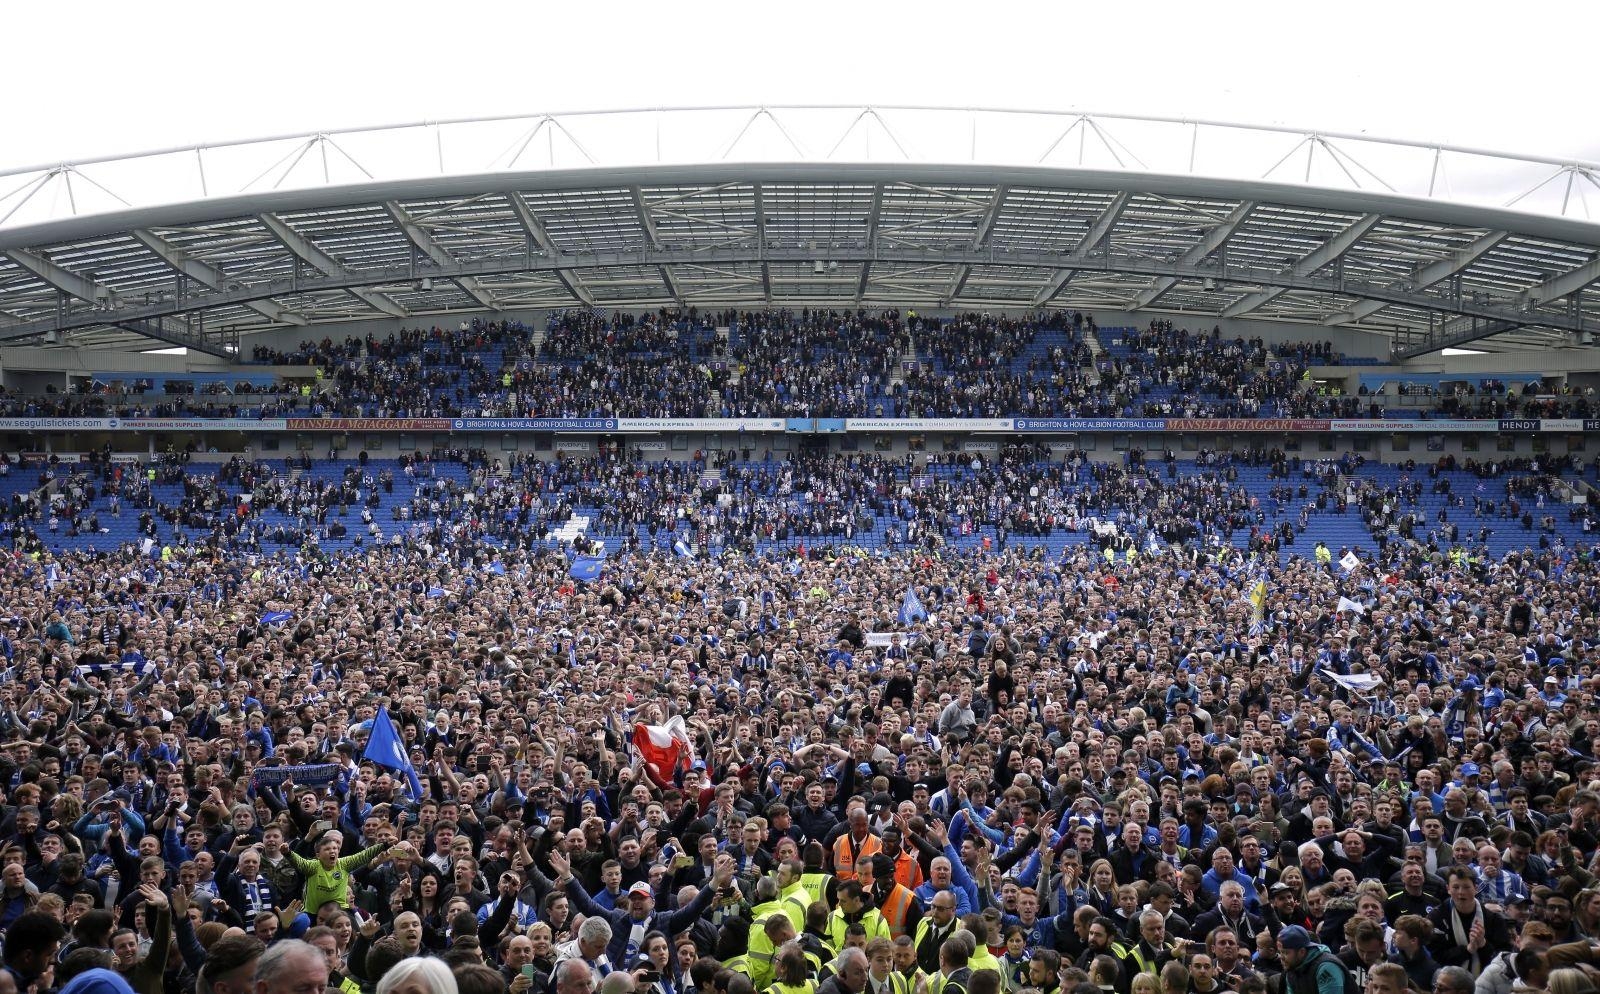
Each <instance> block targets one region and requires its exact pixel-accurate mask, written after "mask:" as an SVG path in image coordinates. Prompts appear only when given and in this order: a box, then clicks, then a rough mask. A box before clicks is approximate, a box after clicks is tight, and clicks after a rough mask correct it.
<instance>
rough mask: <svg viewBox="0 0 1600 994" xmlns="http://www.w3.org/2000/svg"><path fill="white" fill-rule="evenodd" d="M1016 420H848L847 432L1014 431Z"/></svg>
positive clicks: (846, 421)
mask: <svg viewBox="0 0 1600 994" xmlns="http://www.w3.org/2000/svg"><path fill="white" fill-rule="evenodd" d="M1015 427H1016V419H1015V418H847V419H845V430H847V431H1012V430H1014V429H1015Z"/></svg>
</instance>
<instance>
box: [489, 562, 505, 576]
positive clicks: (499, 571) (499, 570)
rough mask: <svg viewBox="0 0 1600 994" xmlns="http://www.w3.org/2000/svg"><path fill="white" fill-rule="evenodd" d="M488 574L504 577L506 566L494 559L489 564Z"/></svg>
mask: <svg viewBox="0 0 1600 994" xmlns="http://www.w3.org/2000/svg"><path fill="white" fill-rule="evenodd" d="M489 572H491V573H493V574H494V575H495V576H505V575H506V564H505V563H503V562H501V561H500V560H498V559H496V560H495V561H494V562H492V563H490V564H489Z"/></svg>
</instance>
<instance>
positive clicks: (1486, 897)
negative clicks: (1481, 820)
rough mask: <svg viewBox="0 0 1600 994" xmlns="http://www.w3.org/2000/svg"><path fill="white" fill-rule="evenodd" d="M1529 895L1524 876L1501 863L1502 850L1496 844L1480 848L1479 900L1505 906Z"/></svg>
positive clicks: (1498, 906)
mask: <svg viewBox="0 0 1600 994" xmlns="http://www.w3.org/2000/svg"><path fill="white" fill-rule="evenodd" d="M1527 896H1528V885H1527V884H1526V883H1524V882H1523V880H1522V878H1521V877H1520V876H1518V875H1517V874H1515V873H1512V872H1511V871H1510V870H1508V869H1506V868H1505V867H1504V866H1502V865H1501V862H1500V850H1498V849H1496V848H1495V847H1494V846H1481V847H1479V849H1478V900H1480V901H1482V902H1483V903H1484V904H1488V905H1493V906H1496V907H1497V908H1504V907H1506V906H1507V905H1509V904H1510V903H1511V902H1512V901H1513V900H1516V899H1518V898H1523V897H1527Z"/></svg>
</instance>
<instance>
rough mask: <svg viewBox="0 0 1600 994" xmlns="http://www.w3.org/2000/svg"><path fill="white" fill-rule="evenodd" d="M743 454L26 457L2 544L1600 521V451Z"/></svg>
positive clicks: (933, 541) (920, 539)
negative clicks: (113, 538)
mask: <svg viewBox="0 0 1600 994" xmlns="http://www.w3.org/2000/svg"><path fill="white" fill-rule="evenodd" d="M740 455H741V453H739V452H737V451H735V450H723V451H722V452H720V453H717V454H715V455H708V454H707V453H694V454H693V455H692V457H691V458H688V459H684V460H660V461H652V460H648V459H644V458H641V457H637V456H631V457H630V456H629V455H628V454H626V453H624V452H622V451H619V450H618V449H617V448H615V447H610V448H607V449H606V451H604V452H602V453H600V454H598V455H592V456H588V457H581V458H580V457H575V456H562V457H558V458H547V457H540V456H538V455H536V454H534V453H521V454H515V455H512V454H507V455H505V456H503V457H496V458H494V459H492V460H491V459H490V457H489V455H488V454H487V453H486V452H484V451H482V450H477V449H460V450H452V451H443V452H429V453H407V454H404V455H403V456H402V458H400V459H399V460H397V461H396V462H394V463H385V464H378V463H376V462H369V461H368V460H367V459H366V458H365V457H362V458H359V459H354V460H348V461H344V462H335V463H330V464H325V465H327V466H329V467H331V468H332V469H333V472H331V473H329V472H317V473H312V472H309V471H310V470H311V469H312V466H313V463H312V461H311V459H310V457H309V455H307V454H301V455H300V456H298V457H296V458H292V459H288V460H284V461H274V462H268V461H266V460H255V461H249V460H246V459H244V458H243V457H239V456H236V457H234V458H232V459H230V460H229V461H228V462H226V463H224V464H222V465H220V466H216V467H207V468H206V469H204V470H202V469H201V468H200V467H194V468H193V471H191V467H189V466H188V464H187V462H186V458H185V457H184V456H183V455H181V454H177V453H174V454H170V455H169V456H167V457H164V458H162V459H160V460H158V461H157V462H156V463H154V464H151V465H149V466H146V465H144V464H139V463H125V462H117V461H114V460H112V459H111V458H110V454H109V451H107V450H102V451H100V452H97V453H95V454H94V455H93V456H92V457H91V460H90V461H89V462H87V463H82V464H66V465H63V464H59V463H55V462H45V463H42V464H36V465H30V466H18V467H15V468H13V464H12V463H11V462H10V461H9V458H8V457H5V456H0V477H3V478H6V479H8V480H9V479H11V478H12V474H13V473H16V474H17V475H18V478H19V479H20V481H21V483H22V485H21V486H16V482H17V481H16V480H13V481H12V484H13V490H12V493H11V496H10V498H9V500H8V501H6V502H4V503H0V536H4V537H6V538H7V539H9V540H10V541H12V542H14V543H16V544H18V545H20V546H22V547H23V548H25V549H27V550H29V551H37V550H42V549H45V548H47V546H48V543H47V541H46V540H47V539H50V538H54V537H56V536H58V535H65V536H67V537H69V538H73V537H78V536H83V535H89V536H94V535H97V534H100V533H102V532H103V531H109V529H108V528H106V527H105V526H106V524H107V523H108V521H109V520H110V519H112V518H116V519H120V518H121V517H122V516H123V515H129V516H133V517H135V518H136V520H137V524H138V528H137V533H138V535H139V536H140V537H141V541H146V542H149V543H150V544H151V545H153V546H156V547H159V546H161V545H163V544H173V545H178V546H182V545H185V544H192V545H205V546H208V547H210V548H213V549H216V550H219V551H224V552H227V553H229V554H239V553H245V554H256V553H261V552H263V551H267V552H271V551H274V550H276V549H278V548H282V547H284V546H289V547H294V548H301V549H307V550H316V549H319V548H321V547H323V546H325V545H328V544H330V540H331V541H332V544H334V545H343V544H345V542H346V540H349V541H351V542H353V543H354V544H355V545H358V546H367V545H374V544H383V543H388V544H397V543H401V542H415V541H423V542H427V543H429V544H431V545H433V546H441V545H444V544H447V543H450V542H459V541H477V540H487V541H490V542H493V543H495V544H497V545H501V546H507V547H514V548H520V549H528V550H533V549H538V548H543V547H546V546H548V545H550V544H551V543H552V542H555V541H556V540H557V536H558V535H561V534H564V533H565V534H568V538H569V539H570V538H571V537H573V535H572V534H571V532H572V530H573V529H574V528H576V530H577V531H581V532H583V533H584V534H585V535H586V537H588V538H591V539H599V540H606V541H609V542H611V544H613V545H616V546H619V547H620V548H622V549H624V550H626V551H632V552H653V551H664V550H668V549H671V548H672V547H673V546H675V545H676V544H677V543H679V542H683V543H684V544H685V545H687V546H688V547H690V548H692V549H697V550H700V551H703V552H706V553H709V554H711V555H720V554H721V553H723V552H724V551H727V550H735V551H739V552H744V553H752V554H753V553H758V552H763V551H765V550H767V549H768V548H771V547H773V546H778V547H783V548H786V549H793V548H798V547H805V548H816V547H819V546H877V545H882V546H884V547H886V548H887V549H889V550H900V549H914V550H919V551H921V552H924V553H940V552H943V551H945V550H947V549H951V548H959V547H962V546H964V545H967V544H971V542H972V541H973V540H978V539H982V540H984V541H987V542H988V543H989V545H990V546H991V547H993V548H995V549H996V550H997V551H1004V550H1005V549H1007V548H1008V547H1009V546H1010V545H1011V544H1012V543H1014V542H1015V543H1020V544H1022V545H1024V546H1028V545H1037V544H1040V542H1041V540H1044V541H1048V540H1051V539H1053V538H1056V537H1064V538H1065V539H1066V542H1065V544H1078V543H1079V542H1089V543H1091V544H1095V545H1098V546H1101V547H1110V546H1114V547H1115V549H1114V551H1115V552H1116V553H1117V554H1121V555H1126V554H1127V551H1128V550H1129V549H1133V550H1139V549H1144V548H1168V547H1172V546H1183V547H1186V548H1195V547H1199V546H1203V545H1206V544H1208V543H1223V544H1233V545H1238V546H1241V547H1243V548H1244V549H1246V550H1247V551H1249V552H1252V553H1262V554H1276V553H1278V552H1280V551H1283V550H1293V549H1295V548H1296V547H1297V541H1299V540H1300V539H1301V538H1302V536H1304V535H1305V533H1306V532H1307V531H1308V529H1310V527H1311V526H1312V524H1313V523H1314V522H1315V521H1317V520H1319V519H1321V518H1324V517H1328V516H1332V517H1338V518H1343V517H1352V518H1359V520H1360V521H1361V522H1362V524H1363V526H1364V528H1365V531H1366V533H1367V534H1369V535H1370V536H1371V539H1372V541H1373V543H1374V544H1375V545H1376V546H1378V547H1379V548H1387V547H1388V546H1389V545H1390V544H1392V543H1401V544H1405V545H1407V546H1409V547H1413V548H1416V549H1420V550H1422V551H1424V552H1425V553H1426V554H1429V555H1434V556H1438V555H1445V554H1449V553H1451V552H1452V551H1454V550H1459V549H1467V550H1470V551H1478V552H1481V551H1482V550H1483V549H1484V547H1485V546H1486V545H1487V543H1488V540H1489V538H1490V536H1491V535H1492V534H1493V532H1494V530H1495V529H1496V528H1500V529H1504V530H1509V531H1519V530H1520V532H1522V533H1526V539H1527V543H1528V544H1530V545H1537V546H1538V547H1540V548H1548V547H1551V546H1557V547H1564V546H1565V544H1566V539H1565V538H1564V537H1563V532H1564V531H1565V529H1562V528H1560V527H1558V525H1560V524H1573V525H1576V526H1577V529H1576V530H1577V531H1578V532H1579V533H1581V534H1584V535H1587V534H1590V533H1592V532H1593V531H1594V530H1595V529H1596V528H1597V527H1600V506H1597V504H1596V502H1595V501H1594V500H1588V501H1583V500H1580V501H1578V502H1576V503H1574V502H1571V501H1568V500H1567V498H1568V495H1569V494H1570V493H1571V492H1572V491H1571V487H1572V484H1571V482H1570V481H1571V480H1572V479H1573V478H1579V477H1583V476H1593V478H1595V479H1600V459H1597V460H1596V461H1595V462H1594V463H1592V464H1586V463H1585V462H1584V461H1582V460H1581V458H1580V457H1578V456H1575V455H1567V456H1561V457H1551V456H1541V457H1534V458H1520V459H1505V460H1492V461H1486V462H1481V463H1480V462H1476V461H1470V460H1469V461H1463V462H1460V463H1458V462H1457V461H1456V459H1455V457H1453V456H1447V457H1443V458H1441V459H1439V460H1437V461H1436V462H1434V463H1433V464H1432V465H1428V466H1420V467H1419V466H1418V465H1417V464H1415V463H1411V464H1410V465H1409V466H1408V467H1406V469H1405V471H1404V472H1402V473H1401V474H1400V476H1399V477H1398V478H1397V479H1377V478H1373V477H1372V476H1370V475H1363V474H1362V472H1361V468H1362V466H1363V463H1364V459H1363V458H1362V457H1360V456H1357V455H1353V454H1347V455H1345V456H1343V457H1341V458H1339V459H1332V458H1322V459H1317V460H1312V459H1307V458H1303V457H1300V456H1298V455H1296V454H1294V453H1290V452H1285V451H1283V450H1282V449H1278V448H1268V447H1264V446H1255V447H1251V448H1247V449H1239V450H1237V451H1231V452H1220V451H1214V450H1209V449H1207V450H1202V451H1200V452H1198V453H1196V454H1195V457H1194V458H1193V460H1192V461H1184V462H1180V461H1179V460H1178V458H1177V454H1176V453H1175V452H1173V451H1171V450H1168V451H1166V452H1164V453H1146V452H1144V451H1143V450H1140V449H1133V450H1130V451H1129V452H1127V453H1126V454H1125V456H1124V458H1123V459H1122V460H1121V461H1120V462H1116V463H1110V462H1103V461H1095V460H1092V459H1090V458H1089V456H1088V454H1087V453H1086V452H1083V451H1073V452H1068V453H1064V454H1053V453H1052V452H1051V451H1050V449H1049V448H1048V447H1047V446H1045V445H1042V444H1038V443H1022V442H1017V443H1007V444H1005V445H1004V446H1001V447H999V449H998V451H997V452H995V453H993V454H988V455H986V454H982V453H977V452H960V451H951V452H923V453H907V454H904V455H901V456H898V457H890V456H887V455H884V454H880V453H846V452H833V453H814V452H809V451H801V452H797V453H792V454H775V453H772V452H770V451H769V452H763V453H755V452H751V451H746V452H744V453H743V458H740ZM1462 472H1465V473H1469V474H1471V475H1472V479H1473V486H1472V488H1471V489H1468V488H1466V487H1461V488H1460V489H1459V490H1458V489H1457V488H1456V485H1455V483H1454V482H1453V481H1456V480H1459V478H1460V477H1459V475H1458V474H1459V473H1462ZM1262 473H1264V474H1265V476H1266V480H1267V482H1268V483H1269V484H1270V486H1268V487H1266V488H1263V487H1262V486H1261V484H1260V483H1259V482H1257V483H1256V484H1255V485H1254V486H1248V485H1245V484H1244V483H1242V482H1241V474H1251V475H1252V479H1255V480H1257V481H1259V478H1260V474H1262ZM158 485H159V486H160V489H158ZM397 487H398V488H399V494H398V497H396V496H395V495H396V489H397ZM175 488H181V489H180V492H179V494H178V495H177V496H176V497H174V496H173V491H174V489H175ZM1425 491H1426V494H1425ZM1585 492H1586V491H1577V493H1578V494H1579V495H1580V496H1581V495H1582V494H1584V493H1585ZM1425 496H1426V499H1425ZM390 498H394V499H390ZM1558 516H1559V518H1560V519H1562V520H1558ZM575 520H577V521H578V524H577V525H574V524H573V522H574V521H575ZM169 533H170V534H169ZM112 544H114V543H112ZM96 547H97V548H99V547H101V546H96ZM147 551H148V550H147ZM1299 551H1301V552H1302V553H1304V552H1305V543H1304V542H1300V543H1299ZM1134 554H1135V555H1137V551H1135V553H1134Z"/></svg>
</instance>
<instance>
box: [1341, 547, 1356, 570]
mask: <svg viewBox="0 0 1600 994" xmlns="http://www.w3.org/2000/svg"><path fill="white" fill-rule="evenodd" d="M1339 565H1340V566H1343V567H1344V569H1345V572H1347V573H1348V572H1350V571H1351V570H1353V569H1355V568H1356V567H1357V566H1360V565H1361V560H1359V559H1357V558H1356V554H1355V553H1354V552H1346V553H1345V554H1344V555H1342V556H1340V557H1339Z"/></svg>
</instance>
